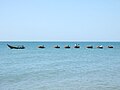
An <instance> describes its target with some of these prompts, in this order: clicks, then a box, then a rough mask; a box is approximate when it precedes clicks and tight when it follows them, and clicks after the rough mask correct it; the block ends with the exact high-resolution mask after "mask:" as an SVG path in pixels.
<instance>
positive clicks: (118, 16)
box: [0, 0, 120, 41]
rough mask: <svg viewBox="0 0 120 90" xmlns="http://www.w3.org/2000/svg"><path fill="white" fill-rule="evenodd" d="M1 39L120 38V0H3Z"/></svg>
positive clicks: (103, 39)
mask: <svg viewBox="0 0 120 90" xmlns="http://www.w3.org/2000/svg"><path fill="white" fill-rule="evenodd" d="M0 40H1V41H5V40H31V41H33V40H38V41H46V40H47V41H49V40H50V41H58V40H60V41H67V40H68V41H120V0H0Z"/></svg>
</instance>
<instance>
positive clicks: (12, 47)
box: [7, 44, 25, 49]
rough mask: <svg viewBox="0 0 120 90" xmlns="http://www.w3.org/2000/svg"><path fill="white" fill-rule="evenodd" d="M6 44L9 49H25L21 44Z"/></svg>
mask: <svg viewBox="0 0 120 90" xmlns="http://www.w3.org/2000/svg"><path fill="white" fill-rule="evenodd" d="M7 46H8V47H9V48H10V49H25V47H24V46H23V45H22V46H11V45H9V44H7Z"/></svg>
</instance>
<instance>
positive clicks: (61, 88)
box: [0, 42, 120, 90]
mask: <svg viewBox="0 0 120 90" xmlns="http://www.w3.org/2000/svg"><path fill="white" fill-rule="evenodd" d="M76 43H78V44H80V46H81V48H79V49H75V48H73V46H74V44H76ZM6 44H10V45H24V46H25V47H26V49H24V50H15V49H12V50H11V49H9V48H8V47H7V45H6ZM39 45H44V46H46V48H44V49H39V48H37V46H39ZM54 45H60V46H61V48H60V49H55V48H53V46H54ZM64 45H70V46H71V47H72V48H70V49H65V48H64ZM87 45H93V46H94V48H93V49H87V48H85V47H86V46H87ZM97 45H103V46H104V48H103V49H97V48H96V46H97ZM108 45H113V46H114V48H113V49H110V48H107V46H108ZM0 90H120V42H0Z"/></svg>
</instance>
